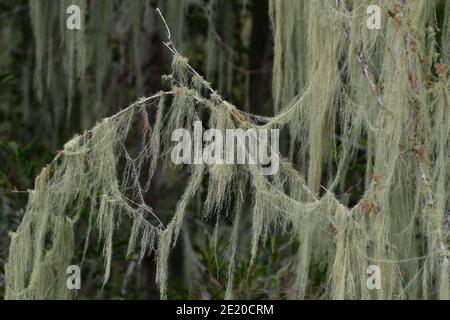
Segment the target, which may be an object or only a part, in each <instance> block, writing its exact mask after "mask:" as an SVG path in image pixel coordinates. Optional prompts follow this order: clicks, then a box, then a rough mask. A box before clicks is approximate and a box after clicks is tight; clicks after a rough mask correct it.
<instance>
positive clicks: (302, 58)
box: [6, 0, 450, 299]
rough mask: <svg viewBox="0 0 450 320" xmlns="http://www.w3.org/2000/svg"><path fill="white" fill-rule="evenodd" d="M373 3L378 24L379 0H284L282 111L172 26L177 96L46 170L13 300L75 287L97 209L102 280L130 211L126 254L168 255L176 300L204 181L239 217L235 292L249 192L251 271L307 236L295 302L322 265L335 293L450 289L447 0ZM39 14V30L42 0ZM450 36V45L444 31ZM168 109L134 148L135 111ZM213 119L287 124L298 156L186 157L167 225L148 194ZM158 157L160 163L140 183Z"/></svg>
mask: <svg viewBox="0 0 450 320" xmlns="http://www.w3.org/2000/svg"><path fill="white" fill-rule="evenodd" d="M376 2H377V3H378V4H379V5H380V6H381V7H382V8H383V12H384V15H383V18H384V23H383V28H382V30H378V31H377V30H375V31H374V30H369V29H368V28H366V27H365V23H366V14H365V8H366V7H367V6H368V5H369V4H372V1H368V0H367V1H366V0H365V1H336V2H330V1H325V0H318V1H306V0H305V1H298V0H272V1H271V6H270V13H271V17H272V25H273V29H274V34H275V57H274V86H273V87H274V96H275V104H276V108H275V110H276V111H277V112H276V114H275V115H274V116H273V117H271V118H267V117H259V116H256V115H251V114H247V113H244V112H242V111H240V110H239V109H238V108H236V107H235V106H233V105H232V104H231V103H229V102H226V101H225V100H224V99H223V98H222V97H220V95H219V94H218V93H217V92H215V91H214V90H213V89H212V88H211V86H210V85H209V84H208V83H207V82H206V81H205V80H203V78H201V77H200V76H199V75H198V73H197V72H196V71H195V70H194V69H193V68H192V67H191V66H190V65H189V64H188V61H187V59H186V58H184V57H181V56H180V55H179V54H178V51H177V49H176V48H175V47H174V45H173V43H172V42H171V39H170V33H168V35H169V41H168V43H167V46H168V47H169V49H170V50H171V52H172V53H173V54H174V59H173V63H172V68H173V73H172V74H171V75H169V76H167V77H166V79H167V80H168V82H169V84H170V88H169V90H167V91H162V92H160V93H158V94H156V95H154V96H151V97H149V98H145V99H141V100H139V101H138V102H136V103H134V104H133V105H131V106H129V107H128V108H126V109H124V110H122V111H121V112H119V113H117V114H115V115H114V116H112V117H109V118H106V119H104V120H102V121H101V122H100V123H99V124H97V125H96V126H95V127H94V128H93V129H91V130H90V131H87V132H85V133H84V134H83V135H81V136H76V137H75V138H74V139H72V140H71V141H69V142H68V143H67V144H66V145H65V146H64V150H62V151H61V152H60V153H59V154H58V156H57V157H56V158H55V160H54V161H53V162H52V163H51V164H50V165H49V166H48V167H46V168H45V169H44V170H43V171H42V173H41V174H40V175H39V176H38V177H37V179H36V183H35V188H34V190H33V191H31V192H30V195H29V202H28V206H27V209H26V213H25V215H24V218H23V221H22V224H21V225H20V227H19V229H18V230H17V231H16V232H14V233H12V234H11V246H10V253H9V260H8V264H7V265H6V280H7V283H6V285H7V287H6V295H7V298H8V299H36V298H41V299H42V298H58V299H65V298H69V297H70V292H68V290H67V289H66V287H65V283H64V278H63V277H61V273H64V271H65V268H66V267H67V265H68V264H70V260H71V257H72V255H73V252H74V231H75V227H76V226H77V223H78V222H79V220H80V212H81V210H82V209H83V208H86V207H87V208H90V209H91V210H90V215H91V218H90V225H89V230H96V231H97V237H98V239H99V242H100V243H101V244H102V245H103V249H102V253H103V258H104V261H105V276H104V282H105V283H106V282H107V281H108V277H109V275H110V268H111V257H112V255H113V252H112V248H113V242H114V235H115V230H116V227H117V226H118V224H119V223H120V222H121V221H122V219H121V217H122V216H126V217H128V218H129V219H131V221H132V227H131V232H130V238H129V246H128V253H129V254H131V253H132V252H133V251H134V250H136V249H137V247H138V246H140V258H141V259H142V257H143V256H145V254H146V253H147V252H154V253H155V255H156V266H157V272H156V280H157V283H158V285H159V288H160V291H161V297H162V298H167V279H168V277H169V276H170V275H169V274H168V273H169V271H168V257H169V254H170V252H171V249H172V248H173V247H174V245H175V244H176V242H177V239H178V237H179V235H180V232H181V230H182V226H183V224H184V221H185V220H186V215H187V214H188V210H187V208H188V205H189V203H190V201H192V199H193V198H194V196H195V194H196V193H197V192H199V190H200V189H201V186H202V183H203V182H204V181H207V182H206V183H207V184H208V185H207V196H206V201H205V204H204V206H203V213H204V216H205V218H211V217H212V218H216V219H215V220H216V221H217V226H216V230H217V229H218V228H219V227H220V222H221V220H220V216H221V215H224V214H228V215H229V218H231V219H230V220H231V221H232V223H231V231H230V234H229V239H230V241H229V245H228V248H227V254H226V256H227V259H228V261H229V265H228V271H227V281H228V284H227V287H226V289H225V296H226V297H227V298H233V297H234V295H233V288H234V282H235V277H234V272H235V267H236V259H237V246H238V243H239V241H240V240H241V238H240V224H241V223H242V222H241V221H243V217H244V215H243V212H242V211H243V202H244V200H245V199H244V197H243V193H244V191H245V190H244V189H246V188H248V190H247V191H248V193H249V194H250V195H251V209H250V210H251V213H250V214H249V216H250V220H251V237H250V238H251V239H250V244H249V248H248V252H249V257H250V260H251V261H250V268H251V267H252V266H254V264H255V263H257V257H258V254H259V253H260V251H261V250H262V246H261V245H262V244H263V243H266V242H267V241H268V240H270V238H271V237H272V236H273V235H274V232H280V233H281V234H283V235H284V236H285V237H286V238H288V239H289V240H290V241H292V242H296V243H297V244H298V246H297V247H293V248H296V251H295V252H293V259H292V265H293V270H294V281H293V283H292V284H290V285H291V286H292V288H289V289H292V290H291V291H290V292H291V293H290V294H289V297H291V298H304V297H305V296H307V293H308V291H309V287H310V284H311V275H310V270H311V268H312V266H313V265H317V264H325V265H326V266H327V269H326V282H327V283H326V288H325V289H324V294H323V296H324V297H325V298H332V299H372V298H373V299H414V298H424V299H427V298H440V299H448V298H450V292H449V290H450V289H449V272H450V270H449V243H450V242H449V233H450V230H449V227H448V224H447V222H446V221H447V220H446V219H448V217H447V216H446V215H448V211H449V208H448V203H449V200H450V198H449V187H450V185H449V184H450V163H449V137H450V104H449V101H450V94H449V78H448V76H449V75H448V66H447V65H446V64H444V63H443V62H442V61H441V59H446V58H448V56H446V53H445V52H443V51H442V50H443V46H441V47H439V45H438V43H439V41H440V40H439V39H437V38H436V29H437V25H436V24H437V22H436V21H435V18H434V14H433V10H434V3H433V2H434V1H412V0H411V1H401V2H398V3H397V2H395V1H387V0H386V1H376ZM448 7H449V6H448V5H446V7H445V12H446V13H448V10H449V9H448ZM33 10H35V11H36V10H37V11H36V12H35V15H36V17H37V18H35V20H36V21H35V22H34V24H35V25H37V23H38V22H37V21H40V20H39V13H38V12H40V11H39V10H42V8H38V7H36V8H35V9H33ZM443 25H444V26H447V25H448V17H446V19H444V22H443ZM445 30H447V31H445ZM442 39H443V40H442V43H444V44H445V42H448V41H449V33H448V28H447V27H446V28H445V29H444V30H443V32H442ZM99 41H100V42H101V43H103V45H106V43H107V42H105V39H99ZM98 59H100V58H98ZM99 72H101V73H103V72H105V70H104V69H103V70H100V71H99ZM102 78H103V79H104V74H103V76H99V79H102ZM98 81H100V82H102V81H101V80H98ZM97 84H98V85H100V86H101V84H100V83H97ZM97 89H98V88H97ZM155 106H156V108H158V110H157V111H156V122H155V124H154V125H153V128H152V129H153V130H152V131H151V133H147V134H148V136H147V137H146V139H145V141H146V143H145V146H144V147H143V148H142V151H141V152H140V153H139V154H138V155H136V156H134V155H133V156H132V155H131V154H130V153H129V152H128V151H127V148H126V138H127V137H128V135H129V134H130V130H131V128H132V127H133V126H134V120H135V118H136V115H142V114H143V115H147V114H148V113H147V110H148V109H150V108H152V107H155ZM163 108H164V109H163ZM199 109H202V110H204V112H202V113H201V112H199ZM204 114H207V115H208V116H209V124H208V126H210V127H214V128H217V129H218V130H220V131H223V130H226V129H232V128H254V129H257V128H281V129H283V128H287V130H289V133H290V136H291V139H292V141H291V144H290V145H291V154H290V156H291V157H290V159H291V160H294V161H293V162H294V163H293V164H292V163H291V162H289V161H288V160H286V159H285V158H284V157H282V156H281V155H278V154H277V155H276V156H277V157H278V158H279V160H280V170H279V172H278V173H276V174H275V175H273V176H270V177H268V176H264V175H262V174H261V171H260V170H259V169H260V168H259V166H258V165H255V164H245V165H229V164H195V165H189V167H188V171H189V172H190V177H189V181H188V183H187V185H186V189H185V190H184V192H183V194H182V195H181V198H180V200H179V201H178V203H177V206H176V210H175V213H174V215H173V217H172V218H171V220H170V221H169V222H168V223H167V224H163V222H161V221H160V218H159V215H158V212H156V210H153V209H152V208H151V207H149V206H148V205H147V204H146V202H145V201H144V196H143V193H144V192H145V191H146V190H147V189H148V188H149V186H150V182H149V180H150V179H151V177H152V176H153V173H154V170H155V167H156V164H157V162H158V161H161V162H162V164H163V165H164V166H166V167H167V166H173V164H172V163H171V161H170V157H169V156H168V155H170V154H171V151H172V147H173V146H172V144H171V135H172V132H173V131H174V130H175V129H177V128H184V129H187V130H189V131H190V132H191V131H192V130H194V129H193V127H192V124H193V122H194V121H196V120H199V119H200V118H201V116H202V115H203V116H204ZM337 137H339V141H340V143H339V148H337V145H338V142H336V140H337ZM363 138H364V139H366V140H367V143H366V146H365V162H366V163H365V189H364V192H363V194H361V197H360V199H359V201H357V203H356V204H355V205H348V204H347V203H346V201H343V200H342V199H341V198H342V195H341V194H339V188H340V187H342V185H345V179H346V175H347V173H348V171H349V168H350V165H351V161H352V160H353V159H354V158H355V155H356V152H357V150H356V149H357V146H359V142H360V141H361V140H362V139H363ZM297 146H300V148H297ZM330 150H335V152H334V153H335V154H334V155H333V152H331V151H330ZM146 162H148V163H150V169H149V170H148V177H147V180H146V181H145V183H143V184H142V183H141V181H140V177H141V174H142V172H145V171H143V164H144V163H146ZM123 163H125V164H123ZM121 166H123V168H122V167H121ZM296 167H298V168H299V170H297V169H296ZM324 168H329V170H325V169H324ZM325 171H329V172H327V175H325V173H324V172H325ZM300 172H302V173H305V174H301V173H300ZM150 192H151V190H150ZM216 244H217V241H214V245H216ZM370 265H377V266H379V267H380V269H381V272H382V277H381V288H382V289H381V290H370V289H369V288H368V286H367V283H366V280H367V267H368V266H370ZM55 275H56V276H55ZM50 279H51V280H52V281H50ZM49 284H51V285H50V286H49Z"/></svg>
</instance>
